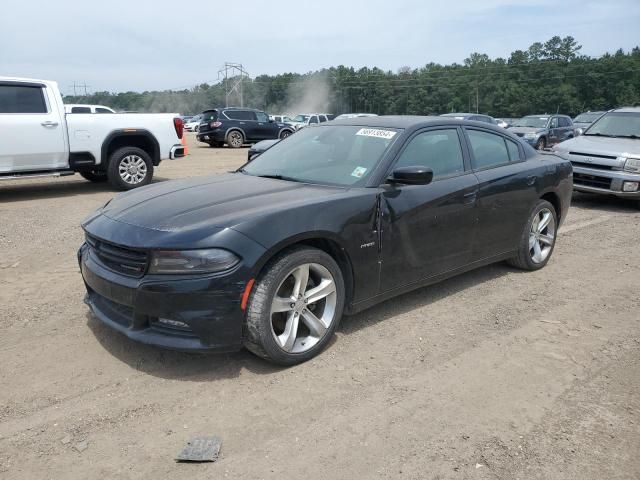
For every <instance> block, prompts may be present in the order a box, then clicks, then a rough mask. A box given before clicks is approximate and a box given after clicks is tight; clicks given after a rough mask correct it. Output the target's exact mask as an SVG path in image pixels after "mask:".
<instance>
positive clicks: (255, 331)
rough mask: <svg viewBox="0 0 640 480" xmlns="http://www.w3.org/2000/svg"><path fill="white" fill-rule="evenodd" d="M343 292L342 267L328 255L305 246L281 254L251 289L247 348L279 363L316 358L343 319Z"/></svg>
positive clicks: (291, 362)
mask: <svg viewBox="0 0 640 480" xmlns="http://www.w3.org/2000/svg"><path fill="white" fill-rule="evenodd" d="M344 291H345V290H344V281H343V278H342V272H341V271H340V267H338V265H337V264H336V262H335V260H334V259H333V258H332V257H331V256H330V255H328V254H327V253H325V252H323V251H321V250H318V249H315V248H306V247H304V248H295V249H292V250H288V251H286V252H284V253H282V254H280V255H279V256H278V257H276V258H275V259H274V260H273V261H272V262H270V263H269V265H268V266H267V267H266V268H265V271H264V273H263V274H262V275H261V276H260V278H259V279H258V281H257V282H256V284H255V286H254V288H253V291H252V294H251V297H250V300H249V305H248V307H247V316H246V320H245V346H246V347H247V349H249V350H250V351H251V352H253V353H255V354H256V355H258V356H260V357H262V358H265V359H267V360H269V361H270V362H273V363H277V364H279V365H295V364H297V363H301V362H304V361H307V360H309V359H310V358H313V357H315V356H316V355H317V354H318V353H320V352H321V351H322V349H323V348H324V347H325V346H326V345H327V343H328V342H329V341H330V339H331V337H332V336H333V333H334V332H335V329H336V327H337V326H338V323H339V322H340V318H341V316H342V310H343V308H344V298H345V293H344Z"/></svg>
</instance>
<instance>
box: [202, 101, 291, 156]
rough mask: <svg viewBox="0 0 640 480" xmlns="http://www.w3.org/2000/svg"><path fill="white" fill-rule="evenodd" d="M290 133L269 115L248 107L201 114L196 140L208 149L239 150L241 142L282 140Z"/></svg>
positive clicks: (213, 110)
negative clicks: (227, 148) (227, 146)
mask: <svg viewBox="0 0 640 480" xmlns="http://www.w3.org/2000/svg"><path fill="white" fill-rule="evenodd" d="M293 132H294V128H293V127H292V126H291V125H287V124H286V123H278V122H274V121H273V120H269V115H267V114H266V113H265V112H263V111H260V110H254V109H252V108H235V107H234V108H232V107H227V108H214V109H211V110H205V111H204V112H202V121H201V122H200V126H199V127H198V136H197V138H198V141H200V142H204V143H208V144H209V145H210V146H212V147H222V146H223V145H224V144H225V143H226V144H227V145H229V146H230V147H231V148H240V147H241V146H242V145H244V144H245V143H255V142H259V141H261V140H269V139H283V138H285V137H288V136H289V135H291V134H292V133H293Z"/></svg>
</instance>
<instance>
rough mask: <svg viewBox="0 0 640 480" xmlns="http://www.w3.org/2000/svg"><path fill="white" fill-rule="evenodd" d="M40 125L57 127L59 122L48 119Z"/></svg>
mask: <svg viewBox="0 0 640 480" xmlns="http://www.w3.org/2000/svg"><path fill="white" fill-rule="evenodd" d="M40 125H42V126H43V127H57V126H58V122H52V121H51V120H47V121H46V122H42V123H41V124H40Z"/></svg>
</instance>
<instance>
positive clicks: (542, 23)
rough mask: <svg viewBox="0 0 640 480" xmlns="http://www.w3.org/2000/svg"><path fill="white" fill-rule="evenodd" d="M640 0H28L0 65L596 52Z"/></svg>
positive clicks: (308, 64)
mask: <svg viewBox="0 0 640 480" xmlns="http://www.w3.org/2000/svg"><path fill="white" fill-rule="evenodd" d="M638 25H640V0H595V1H594V0H524V1H523V0H450V1H443V0H441V1H433V0H422V1H420V0H395V1H389V0H340V1H338V0H297V1H291V0H287V1H276V0H270V1H269V2H265V1H258V0H243V1H233V0H227V1H216V0H210V1H203V2H191V3H189V2H184V1H183V2H180V1H166V0H155V1H145V0H128V1H124V0H101V1H96V0H82V1H79V0H55V1H51V0H47V1H43V0H31V1H22V2H11V8H10V9H9V8H4V9H3V12H2V15H1V16H0V76H20V77H33V78H42V79H49V80H56V81H57V82H58V83H59V85H60V88H61V90H62V91H63V93H65V94H67V95H69V94H73V87H72V85H73V84H74V82H75V83H77V84H86V85H88V90H89V91H90V92H93V91H105V90H107V91H113V92H117V91H127V90H133V91H144V90H164V89H182V88H190V87H192V86H194V85H198V84H201V83H205V82H206V83H216V82H217V79H218V71H219V70H220V68H221V67H222V66H223V65H224V63H225V62H238V63H242V64H243V65H244V68H245V70H247V72H248V73H249V74H250V75H251V76H252V77H254V76H257V75H260V74H277V73H285V72H298V73H305V72H309V71H314V70H318V69H321V68H325V67H331V66H337V65H346V66H353V67H356V68H360V67H363V66H368V67H374V66H376V67H379V68H382V69H385V70H393V71H396V70H397V69H398V68H400V67H403V66H410V67H412V68H418V67H421V66H423V65H425V64H427V63H430V62H436V63H442V64H449V63H453V62H457V63H462V61H463V60H464V59H465V58H466V57H468V55H469V54H470V53H472V52H479V53H486V54H488V55H489V56H490V57H492V58H494V57H500V56H501V57H507V56H508V55H509V53H510V52H512V51H513V50H517V49H523V50H524V49H526V48H527V47H528V46H529V45H530V44H532V43H533V42H536V41H540V42H544V41H546V40H548V39H549V38H551V37H552V36H554V35H560V36H562V37H564V36H567V35H571V36H573V37H575V38H576V40H577V41H578V43H580V44H581V45H583V49H582V53H584V54H587V55H591V56H599V55H602V54H604V53H606V52H614V51H615V50H617V49H618V48H623V49H624V50H627V51H628V50H630V49H631V48H633V47H634V46H637V45H639V44H640V34H639V33H638V31H639V30H638Z"/></svg>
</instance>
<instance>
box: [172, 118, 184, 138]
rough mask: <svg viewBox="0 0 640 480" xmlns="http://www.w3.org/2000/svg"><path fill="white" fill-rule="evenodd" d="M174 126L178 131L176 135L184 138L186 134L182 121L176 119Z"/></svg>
mask: <svg viewBox="0 0 640 480" xmlns="http://www.w3.org/2000/svg"><path fill="white" fill-rule="evenodd" d="M173 126H174V127H175V129H176V134H178V138H182V134H183V133H184V123H183V122H182V119H181V118H178V117H176V118H174V119H173Z"/></svg>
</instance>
